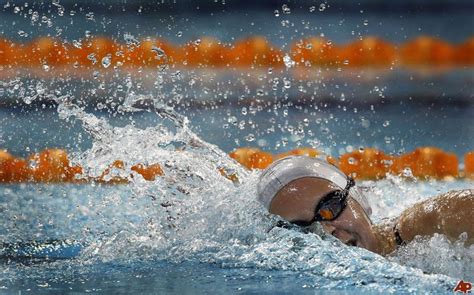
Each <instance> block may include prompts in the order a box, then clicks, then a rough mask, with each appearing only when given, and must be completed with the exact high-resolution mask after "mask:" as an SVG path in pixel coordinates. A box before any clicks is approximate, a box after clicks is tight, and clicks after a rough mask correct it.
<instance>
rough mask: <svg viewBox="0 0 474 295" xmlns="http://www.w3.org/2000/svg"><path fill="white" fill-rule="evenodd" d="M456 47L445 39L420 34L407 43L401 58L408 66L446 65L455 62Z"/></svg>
mask: <svg viewBox="0 0 474 295" xmlns="http://www.w3.org/2000/svg"><path fill="white" fill-rule="evenodd" d="M453 57H454V47H453V46H452V45H451V44H449V43H448V42H445V41H443V40H440V39H437V38H434V37H430V36H420V37H418V38H415V39H414V40H411V41H409V42H407V43H405V44H404V45H403V46H402V47H401V49H400V59H401V62H402V63H403V64H404V65H408V66H420V65H421V66H427V65H429V66H446V65H451V64H452V63H453Z"/></svg>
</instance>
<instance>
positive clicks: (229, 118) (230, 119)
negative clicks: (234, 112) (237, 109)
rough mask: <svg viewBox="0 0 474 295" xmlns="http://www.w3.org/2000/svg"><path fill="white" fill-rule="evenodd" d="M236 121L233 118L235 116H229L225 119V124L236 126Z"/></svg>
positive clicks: (235, 118)
mask: <svg viewBox="0 0 474 295" xmlns="http://www.w3.org/2000/svg"><path fill="white" fill-rule="evenodd" d="M237 121H238V120H237V117H235V116H230V117H228V118H227V122H228V123H229V124H232V125H234V126H235V125H237Z"/></svg>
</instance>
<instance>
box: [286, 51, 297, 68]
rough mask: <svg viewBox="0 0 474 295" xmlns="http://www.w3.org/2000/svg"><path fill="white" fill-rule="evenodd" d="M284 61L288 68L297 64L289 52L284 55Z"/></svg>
mask: <svg viewBox="0 0 474 295" xmlns="http://www.w3.org/2000/svg"><path fill="white" fill-rule="evenodd" d="M283 62H284V63H285V67H287V68H292V67H294V66H295V64H296V63H295V61H294V60H292V59H291V57H290V56H289V55H288V54H285V56H284V57H283Z"/></svg>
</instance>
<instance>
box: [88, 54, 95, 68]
mask: <svg viewBox="0 0 474 295" xmlns="http://www.w3.org/2000/svg"><path fill="white" fill-rule="evenodd" d="M87 59H88V60H90V61H92V64H93V65H95V64H96V63H97V59H96V58H95V53H91V54H89V55H88V56H87Z"/></svg>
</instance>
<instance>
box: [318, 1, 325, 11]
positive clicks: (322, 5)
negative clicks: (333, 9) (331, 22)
mask: <svg viewBox="0 0 474 295" xmlns="http://www.w3.org/2000/svg"><path fill="white" fill-rule="evenodd" d="M324 10H326V4H325V3H321V4H319V11H324Z"/></svg>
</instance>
